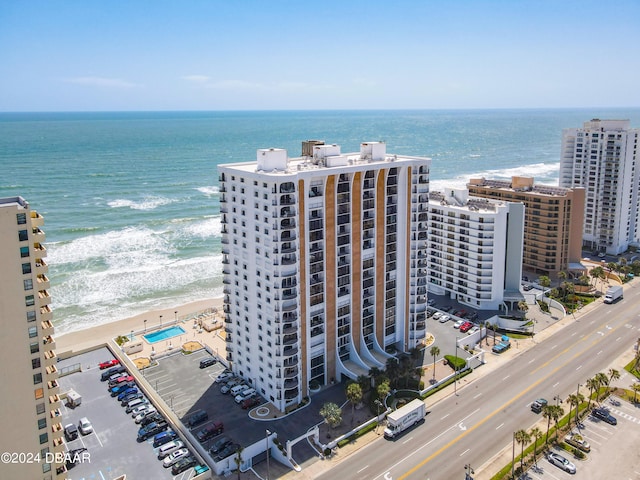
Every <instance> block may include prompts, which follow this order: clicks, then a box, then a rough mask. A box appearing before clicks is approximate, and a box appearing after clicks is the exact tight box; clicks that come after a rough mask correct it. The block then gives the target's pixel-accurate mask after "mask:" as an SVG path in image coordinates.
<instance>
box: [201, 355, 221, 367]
mask: <svg viewBox="0 0 640 480" xmlns="http://www.w3.org/2000/svg"><path fill="white" fill-rule="evenodd" d="M216 362H217V360H216V359H215V358H213V357H207V358H203V359H202V360H200V368H207V367H210V366H211V365H215V364H216Z"/></svg>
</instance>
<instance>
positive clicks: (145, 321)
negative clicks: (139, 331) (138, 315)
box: [144, 318, 147, 333]
mask: <svg viewBox="0 0 640 480" xmlns="http://www.w3.org/2000/svg"><path fill="white" fill-rule="evenodd" d="M144 333H147V319H146V318H145V319H144Z"/></svg>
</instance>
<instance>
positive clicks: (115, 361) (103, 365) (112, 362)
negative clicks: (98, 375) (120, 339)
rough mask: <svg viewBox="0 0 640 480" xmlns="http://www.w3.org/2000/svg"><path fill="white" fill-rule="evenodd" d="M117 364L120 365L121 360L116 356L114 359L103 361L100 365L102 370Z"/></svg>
mask: <svg viewBox="0 0 640 480" xmlns="http://www.w3.org/2000/svg"><path fill="white" fill-rule="evenodd" d="M116 365H120V360H118V359H117V358H114V359H113V360H108V361H106V362H102V363H101V364H100V365H98V366H99V367H100V370H104V369H105V368H111V367H115V366H116Z"/></svg>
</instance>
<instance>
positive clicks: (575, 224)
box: [467, 177, 585, 276]
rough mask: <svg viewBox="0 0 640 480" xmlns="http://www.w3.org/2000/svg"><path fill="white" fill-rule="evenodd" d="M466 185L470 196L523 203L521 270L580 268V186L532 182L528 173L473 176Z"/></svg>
mask: <svg viewBox="0 0 640 480" xmlns="http://www.w3.org/2000/svg"><path fill="white" fill-rule="evenodd" d="M467 187H468V189H469V194H470V195H473V196H474V197H483V198H494V199H497V200H504V201H507V202H520V203H523V204H524V206H525V210H524V249H523V254H522V267H523V268H524V269H525V270H527V271H532V272H535V273H537V274H544V275H553V276H555V274H556V273H558V272H560V271H570V270H575V269H582V268H583V267H582V266H581V265H580V260H581V258H582V224H583V219H584V192H585V191H584V188H582V187H576V188H561V187H552V186H548V185H536V184H534V182H533V178H531V177H512V178H511V180H487V179H484V178H473V179H471V180H470V181H469V184H468V185H467Z"/></svg>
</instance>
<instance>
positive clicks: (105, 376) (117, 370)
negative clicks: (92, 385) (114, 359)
mask: <svg viewBox="0 0 640 480" xmlns="http://www.w3.org/2000/svg"><path fill="white" fill-rule="evenodd" d="M126 371H127V369H126V368H124V367H123V366H122V365H118V366H117V367H111V368H110V369H109V370H105V371H104V372H102V375H100V380H101V381H103V382H106V381H107V380H108V379H109V377H110V376H111V375H115V374H116V373H123V372H126Z"/></svg>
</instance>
